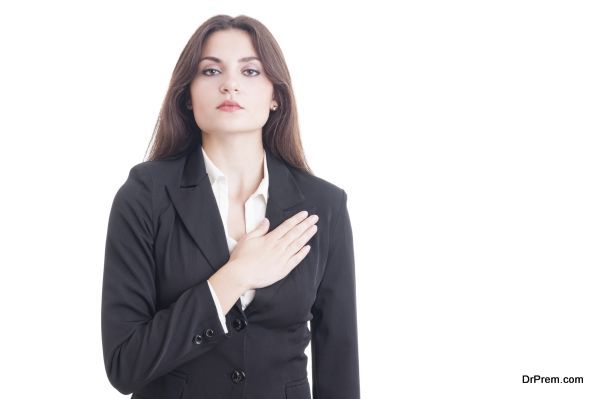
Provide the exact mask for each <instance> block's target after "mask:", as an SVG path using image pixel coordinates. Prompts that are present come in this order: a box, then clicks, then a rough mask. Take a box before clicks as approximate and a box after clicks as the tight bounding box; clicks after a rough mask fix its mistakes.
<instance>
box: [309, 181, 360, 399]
mask: <svg viewBox="0 0 600 399" xmlns="http://www.w3.org/2000/svg"><path fill="white" fill-rule="evenodd" d="M329 240H330V244H329V245H330V248H329V253H328V256H327V263H326V266H325V271H324V275H323V278H322V280H321V283H320V285H319V288H318V290H317V296H316V299H315V303H314V304H313V307H312V315H313V318H312V319H311V321H310V323H311V335H312V339H311V353H312V385H313V387H312V388H313V399H338V398H339V399H359V398H360V383H359V361H358V333H357V315H356V284H355V270H354V248H353V239H352V226H351V224H350V218H349V215H348V208H347V194H346V192H345V191H344V190H342V198H341V201H340V206H339V211H338V214H337V218H336V219H335V220H334V221H333V228H332V230H331V235H330V239H329Z"/></svg>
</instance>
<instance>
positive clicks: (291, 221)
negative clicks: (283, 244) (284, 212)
mask: <svg viewBox="0 0 600 399" xmlns="http://www.w3.org/2000/svg"><path fill="white" fill-rule="evenodd" d="M307 217H308V212H307V211H301V212H298V213H297V214H295V215H294V216H292V217H290V218H288V219H287V220H286V221H284V222H283V223H281V224H280V225H279V226H277V228H276V229H273V231H271V232H270V233H269V234H270V235H271V236H272V237H273V239H275V240H276V241H277V240H280V239H281V237H283V236H284V235H285V234H286V233H287V232H288V231H290V230H291V229H292V228H294V226H296V225H297V224H298V223H300V222H302V221H303V220H304V219H306V218H307Z"/></svg>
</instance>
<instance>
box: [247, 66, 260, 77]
mask: <svg viewBox="0 0 600 399" xmlns="http://www.w3.org/2000/svg"><path fill="white" fill-rule="evenodd" d="M246 71H254V72H256V74H254V75H250V76H257V75H260V72H258V71H257V70H256V69H251V68H248V69H246Z"/></svg>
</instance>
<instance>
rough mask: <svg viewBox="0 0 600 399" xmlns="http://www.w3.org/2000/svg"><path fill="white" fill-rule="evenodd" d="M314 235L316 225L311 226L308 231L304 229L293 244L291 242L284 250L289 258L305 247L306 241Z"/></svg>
mask: <svg viewBox="0 0 600 399" xmlns="http://www.w3.org/2000/svg"><path fill="white" fill-rule="evenodd" d="M316 233H317V226H316V225H312V226H310V227H309V228H308V229H306V230H305V231H304V232H303V233H302V234H301V235H300V237H298V238H297V239H296V240H294V241H293V242H291V243H290V245H289V246H288V247H287V248H286V251H287V253H288V254H289V256H291V255H293V254H295V253H296V252H298V251H299V250H300V249H302V247H303V246H304V245H306V243H307V242H308V240H310V239H311V237H312V236H314V235H315V234H316Z"/></svg>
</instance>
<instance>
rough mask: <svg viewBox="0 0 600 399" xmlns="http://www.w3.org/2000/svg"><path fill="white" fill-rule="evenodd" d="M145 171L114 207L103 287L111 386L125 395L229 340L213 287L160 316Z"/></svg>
mask: <svg viewBox="0 0 600 399" xmlns="http://www.w3.org/2000/svg"><path fill="white" fill-rule="evenodd" d="M140 165H143V164H140ZM140 165H136V166H134V167H133V168H132V169H131V170H130V172H129V176H128V178H127V180H126V181H125V183H124V184H123V185H122V186H121V187H120V189H119V190H118V191H117V193H116V195H115V197H114V200H113V203H112V207H111V211H110V216H109V220H108V231H107V237H106V249H105V258H104V275H103V282H102V306H101V328H102V347H103V355H104V364H105V368H106V373H107V376H108V379H109V381H110V383H111V384H112V385H113V386H114V387H115V388H116V389H117V390H118V391H119V392H121V393H122V394H125V395H126V394H130V393H132V392H135V391H138V390H139V389H140V388H142V387H143V386H144V385H146V384H148V383H149V382H151V381H152V380H154V379H156V378H158V377H160V376H162V375H164V374H166V373H168V372H170V371H172V370H173V369H175V368H177V367H178V366H180V365H182V364H183V363H185V362H187V361H189V360H191V359H193V358H195V357H198V356H201V355H203V354H205V353H207V352H208V351H210V350H211V349H212V348H214V346H215V345H217V344H218V343H219V342H221V341H222V340H223V339H226V337H225V332H224V331H223V328H222V326H221V323H220V320H219V316H218V312H217V309H216V304H215V303H214V301H213V299H212V296H211V292H210V289H209V286H208V281H203V282H202V283H200V284H197V285H195V286H193V287H191V288H189V289H188V290H186V291H184V292H183V293H182V294H181V295H180V297H179V298H178V299H177V300H176V301H175V302H173V303H172V304H170V306H168V307H167V308H163V309H157V303H156V288H155V284H156V281H155V269H156V264H155V260H154V256H153V253H154V228H153V220H152V218H153V216H152V215H153V201H152V198H153V181H152V178H151V177H150V176H149V174H148V173H146V172H148V171H147V170H145V169H144V168H142V167H140ZM210 330H212V332H211V331H210ZM207 331H208V333H207Z"/></svg>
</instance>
